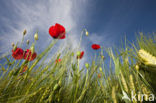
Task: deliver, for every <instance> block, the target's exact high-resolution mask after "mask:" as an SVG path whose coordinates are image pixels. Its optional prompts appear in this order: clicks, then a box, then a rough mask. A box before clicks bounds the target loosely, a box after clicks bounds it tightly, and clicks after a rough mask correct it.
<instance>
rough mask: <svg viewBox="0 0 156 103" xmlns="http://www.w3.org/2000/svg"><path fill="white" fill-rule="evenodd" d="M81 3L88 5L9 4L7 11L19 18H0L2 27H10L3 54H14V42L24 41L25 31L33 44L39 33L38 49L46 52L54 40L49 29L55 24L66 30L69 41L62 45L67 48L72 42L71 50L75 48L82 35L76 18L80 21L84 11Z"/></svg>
mask: <svg viewBox="0 0 156 103" xmlns="http://www.w3.org/2000/svg"><path fill="white" fill-rule="evenodd" d="M81 3H84V5H85V3H86V0H79V1H74V0H34V1H31V0H28V1H27V0H25V1H24V0H16V1H10V2H6V5H7V7H8V8H9V7H12V10H11V12H12V13H11V14H10V16H14V17H17V18H16V19H10V18H9V17H7V16H2V17H1V19H3V22H4V24H3V25H5V27H7V31H5V32H2V34H3V36H2V37H1V40H2V41H1V45H0V48H1V50H2V51H1V52H6V51H8V50H11V43H12V42H15V43H16V42H17V41H21V39H22V32H23V30H24V29H27V31H28V33H27V35H26V38H27V39H28V38H29V39H31V40H32V37H33V34H34V33H35V32H36V30H39V41H38V44H39V47H40V48H39V49H42V48H45V46H47V45H48V44H49V43H50V42H51V40H52V38H51V37H50V36H49V34H48V29H49V27H50V26H51V25H54V24H55V23H56V22H57V23H60V24H62V25H63V26H65V28H66V30H67V38H68V39H65V40H62V41H61V43H63V44H65V45H68V44H67V43H69V42H70V43H71V44H72V47H76V45H77V44H78V42H79V35H78V33H79V32H80V31H78V30H77V29H75V28H77V27H78V26H79V25H78V24H77V22H78V21H79V19H77V18H75V17H79V16H80V15H81V11H83V12H84V11H85V10H84V8H83V7H82V4H81ZM73 4H74V6H73ZM75 4H76V5H75ZM86 4H87V3H86ZM73 15H74V16H73ZM68 32H69V33H70V34H69V33H68ZM68 35H70V36H68ZM64 47H65V46H64ZM2 48H3V49H2Z"/></svg>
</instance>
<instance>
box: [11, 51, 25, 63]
mask: <svg viewBox="0 0 156 103" xmlns="http://www.w3.org/2000/svg"><path fill="white" fill-rule="evenodd" d="M23 54H24V51H23V49H21V48H16V50H12V57H13V58H14V59H17V60H19V59H23Z"/></svg>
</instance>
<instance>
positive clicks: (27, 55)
mask: <svg viewBox="0 0 156 103" xmlns="http://www.w3.org/2000/svg"><path fill="white" fill-rule="evenodd" d="M36 57H37V53H36V52H34V53H33V54H32V52H31V51H30V50H29V49H27V50H26V51H25V53H24V59H26V60H28V61H32V60H34V59H35V58H36Z"/></svg>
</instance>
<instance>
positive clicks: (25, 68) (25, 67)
mask: <svg viewBox="0 0 156 103" xmlns="http://www.w3.org/2000/svg"><path fill="white" fill-rule="evenodd" d="M27 69H28V66H27V65H25V66H24V68H23V70H22V72H21V73H24V72H25V71H26V70H27Z"/></svg>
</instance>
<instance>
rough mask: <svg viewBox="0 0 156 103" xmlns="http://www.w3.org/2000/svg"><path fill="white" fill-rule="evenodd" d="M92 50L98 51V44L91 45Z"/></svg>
mask: <svg viewBox="0 0 156 103" xmlns="http://www.w3.org/2000/svg"><path fill="white" fill-rule="evenodd" d="M92 48H93V49H94V50H98V49H100V48H101V47H100V45H98V44H93V45H92Z"/></svg>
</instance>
